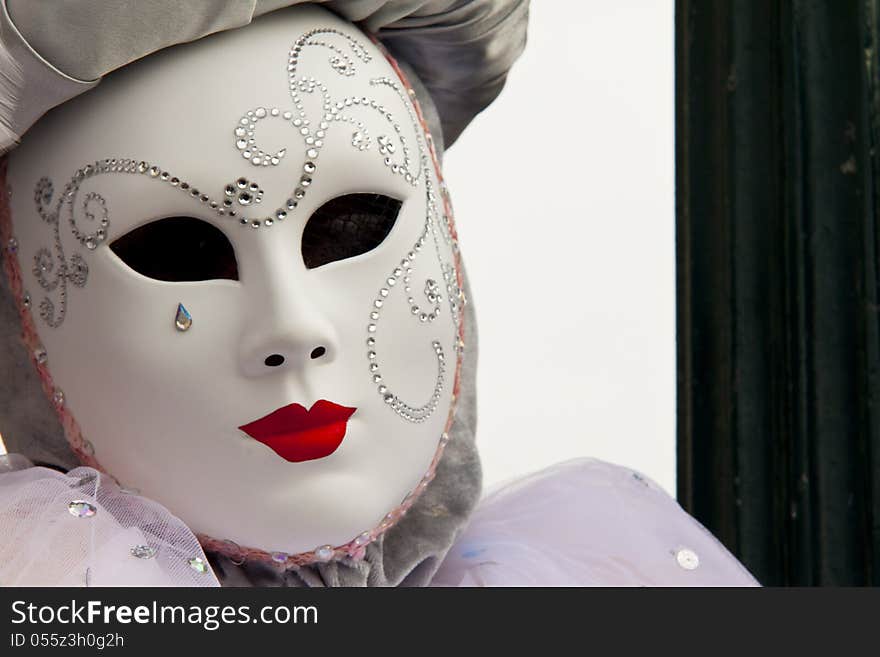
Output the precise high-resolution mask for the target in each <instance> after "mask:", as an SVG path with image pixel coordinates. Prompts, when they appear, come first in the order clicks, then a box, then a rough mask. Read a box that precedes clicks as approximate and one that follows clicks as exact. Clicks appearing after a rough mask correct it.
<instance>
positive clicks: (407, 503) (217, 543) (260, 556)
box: [0, 36, 464, 568]
mask: <svg viewBox="0 0 880 657" xmlns="http://www.w3.org/2000/svg"><path fill="white" fill-rule="evenodd" d="M371 39H372V41H373V43H375V44H376V46H377V47H378V48H379V50H380V51H381V52H382V53H383V54H384V55H385V57H386V59H387V60H388V62H389V63H390V64H391V66H392V68H393V69H394V71H395V72H396V73H397V76H398V78H399V79H400V81H401V83H402V84H403V86H404V88H405V89H406V90H407V93H408V95H409V98H410V101H411V102H412V104H413V107H414V108H415V112H416V116H417V117H418V119H419V123H420V124H421V126H422V129H423V131H424V133H425V141H426V144H427V146H428V151H429V152H430V154H431V160H432V162H433V164H434V171H435V173H436V174H437V180H438V182H439V185H440V195H441V197H442V198H443V209H444V211H445V213H446V216H447V217H448V223H449V232H450V235H451V236H452V239H453V245H454V246H453V261H454V264H455V274H456V279H457V283H458V287H459V288H460V289H461V288H463V286H464V278H463V274H462V268H461V256H460V254H459V250H458V248H457V245H458V233H457V231H456V230H455V222H454V217H453V213H452V203H451V200H450V198H449V192H448V190H447V188H446V183H445V182H444V180H443V176H442V174H441V172H440V163H439V159H438V157H437V152H436V149H435V147H434V140H433V138H432V137H431V133H430V131H429V129H428V125H427V121H426V120H425V117H424V114H423V113H422V109H421V106H420V105H419V102H418V100H417V99H416V97H415V93H414V92H413V90H412V86H411V85H410V84H409V82H408V81H407V79H406V76H405V75H404V73H403V71H402V70H401V69H400V66H398V64H397V62H396V61H395V60H394V58H393V57H392V56H391V55H390V54H389V53H388V51H387V50H386V49H385V47H384V46H383V45H382V44H381V43H380V42H379V41H378V40H377V39H376V38H375V37H374V36H371ZM6 169H7V158H6V157H3V158H2V161H0V191H2V190H4V189H5V187H6ZM12 236H13V235H12V217H11V211H10V206H9V202H8V197H7V195H6V194H0V248H2V251H3V256H4V257H3V264H4V270H5V272H6V275H7V277H8V280H9V283H10V288H11V290H12V294H13V297H14V298H15V301H16V305H17V307H18V314H19V319H20V320H21V326H22V334H21V339H22V342H23V343H24V346H25V347H26V348H27V350H28V354H29V356H30V359H31V362H32V364H33V365H34V367H35V368H36V369H37V374H38V375H39V377H40V383H41V385H42V388H43V392H44V393H45V395H46V397H47V398H48V399H49V401H50V403H51V404H52V406H53V407H54V408H55V412H56V413H57V414H58V418H59V420H60V421H61V425H62V427H63V428H64V435H65V436H66V438H67V442H68V443H69V445H70V448H71V450H73V453H74V454H75V455H76V457H77V458H78V459H79V461H80V463H82V464H83V465H87V466H89V467H92V468H95V469H96V470H99V471H101V472H103V473H104V474H107V475H109V476H111V477H112V476H113V475H110V473H108V472H107V471H106V470H105V469H104V468H102V467H101V465H100V464H99V463H98V461H97V459H95V457H94V456H93V455H92V454H91V453H90V450H89V449H88V448H87V447H86V444H87V442H86V440H85V439H84V438H83V435H82V430H81V429H80V427H79V424H77V422H76V420H75V419H74V417H73V414H72V413H71V412H70V410H69V409H68V407H67V405H66V404H63V403H62V404H57V403H55V401H54V395H55V384H54V383H53V381H52V376H51V374H50V373H49V368H48V366H47V364H40V363H38V362H37V360H36V358H35V357H34V352H35V351H36V350H37V349H38V348H41V347H42V344H41V342H40V339H39V335H38V334H37V329H36V326H35V324H34V318H33V314H32V313H31V311H30V309H29V307H27V306H25V304H24V301H23V297H24V289H23V285H22V278H21V269H20V265H19V259H18V257H16V255H15V254H13V253H11V252H10V251H9V249H8V248H7V247H8V244H9V241H10V239H11V238H12ZM32 301H33V300H32ZM458 338H459V341H460V342H461V344H464V312H463V311H462V313H461V314H460V316H459V322H458ZM456 353H457V356H456V362H455V380H454V383H453V386H452V400H451V403H450V407H449V414H448V416H447V419H446V425H445V428H444V431H443V436H444V437H443V438H441V440H440V443H439V445H438V447H437V451H436V452H435V453H434V458H433V459H432V460H431V465H430V466H429V467H428V471H427V473H426V474H425V476H424V477H423V478H422V480H421V482H420V483H419V484H418V485H417V486H416V487H415V489H413V490H412V491H411V492H410V493H409V494H407V496H406V497H405V498H404V499H403V501H402V502H401V503H400V504H399V505H398V506H397V507H395V508H394V509H392V510H391V511H390V512H389V513H388V514H386V516H385V518H384V519H383V520H382V522H381V523H379V525H377V526H376V527H374V528H373V529H372V530H370V531H367V532H364V533H363V534H362V535H361V536H359V537H357V538H355V539H353V540H351V541H349V542H348V543H344V544H343V545H339V546H336V547H333V556H332V557H330V559H326V558H319V557H318V556H317V555H316V552H315V550H312V551H309V552H301V553H299V554H294V555H287V556H286V558H285V559H283V560H282V559H281V557H282V556H285V555H283V553H277V552H275V553H272V552H267V551H265V550H261V549H258V548H249V547H240V546H238V545H236V544H235V543H233V542H232V541H229V540H221V539H216V538H213V537H211V536H207V535H205V534H196V537H197V538H198V539H199V542H200V543H201V544H202V547H203V548H204V549H205V550H206V551H211V552H216V553H218V554H222V555H223V556H226V557H228V558H229V559H230V560H232V561H233V563H237V564H240V563H244V562H245V561H260V562H264V563H269V564H272V565H274V566H277V567H279V568H287V567H298V566H306V565H310V564H314V563H324V562H326V561H334V560H338V559H343V558H346V557H348V558H351V559H355V560H359V559H363V558H364V555H365V554H366V550H367V546H368V545H369V544H370V543H372V542H373V541H375V540H376V539H377V538H379V537H380V536H381V535H382V534H384V533H385V532H386V531H388V530H389V529H391V528H392V527H393V526H394V525H395V524H396V523H397V522H398V521H399V520H400V519H401V518H402V517H403V516H404V515H406V512H407V511H408V510H409V509H410V507H412V505H413V504H414V503H415V502H416V500H417V499H418V497H419V495H420V494H421V493H422V491H424V490H425V489H426V488H427V487H428V484H429V483H430V482H431V480H433V478H434V475H435V472H436V469H437V465H438V463H439V462H440V459H441V458H442V456H443V451H444V448H445V446H446V442H447V438H446V436H448V432H449V429H450V428H451V427H452V423H453V420H454V418H455V411H456V402H457V400H458V396H459V393H460V388H461V365H462V354H461V351H460V350H458V349H457V350H456ZM114 479H115V477H114ZM331 547H332V546H331ZM316 549H317V548H316ZM322 556H324V555H322Z"/></svg>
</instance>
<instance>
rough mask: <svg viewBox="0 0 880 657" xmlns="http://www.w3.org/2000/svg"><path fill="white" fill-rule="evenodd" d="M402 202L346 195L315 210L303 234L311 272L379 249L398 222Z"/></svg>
mask: <svg viewBox="0 0 880 657" xmlns="http://www.w3.org/2000/svg"><path fill="white" fill-rule="evenodd" d="M402 205H403V202H402V201H398V200H397V199H394V198H391V197H390V196H385V195H383V194H345V195H344V196H337V197H336V198H334V199H331V200H329V201H327V202H326V203H325V204H324V205H322V206H321V207H320V208H318V209H317V210H315V212H314V214H312V216H311V217H309V221H308V223H307V224H306V227H305V229H304V230H303V236H302V256H303V262H305V265H306V267H307V268H308V269H314V268H316V267H320V266H322V265H326V264H328V263H331V262H336V261H337V260H345V259H347V258H353V257H354V256H357V255H361V254H362V253H367V252H368V251H372V250H373V249H375V248H376V247H377V246H379V245H380V244H381V243H382V242H383V241H384V240H385V238H386V237H388V233H390V232H391V229H392V228H393V227H394V224H395V222H396V221H397V215H398V214H399V213H400V208H401V206H402Z"/></svg>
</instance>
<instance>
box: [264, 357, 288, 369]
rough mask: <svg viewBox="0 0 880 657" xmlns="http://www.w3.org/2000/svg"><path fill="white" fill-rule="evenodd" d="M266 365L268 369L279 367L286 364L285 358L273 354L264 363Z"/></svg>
mask: <svg viewBox="0 0 880 657" xmlns="http://www.w3.org/2000/svg"><path fill="white" fill-rule="evenodd" d="M264 362H265V363H266V367H278V366H279V365H283V364H284V356H282V355H281V354H272V355H271V356H269V357H268V358H266V360H265V361H264Z"/></svg>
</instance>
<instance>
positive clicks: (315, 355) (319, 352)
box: [263, 345, 327, 367]
mask: <svg viewBox="0 0 880 657" xmlns="http://www.w3.org/2000/svg"><path fill="white" fill-rule="evenodd" d="M326 355H327V348H326V347H324V346H323V345H318V346H317V347H315V348H314V349H312V351H311V353H310V354H309V358H311V359H312V360H318V359H319V358H323V357H325V356H326ZM286 362H287V358H285V357H284V354H269V355H268V356H266V360H264V361H263V364H264V365H265V366H266V367H281V366H282V365H284V363H286Z"/></svg>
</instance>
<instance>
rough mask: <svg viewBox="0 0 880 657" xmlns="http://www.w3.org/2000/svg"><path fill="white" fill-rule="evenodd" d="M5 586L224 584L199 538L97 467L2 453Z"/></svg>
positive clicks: (0, 563)
mask: <svg viewBox="0 0 880 657" xmlns="http://www.w3.org/2000/svg"><path fill="white" fill-rule="evenodd" d="M0 527H2V528H3V531H2V532H0V586H219V584H218V583H217V580H216V578H215V577H214V575H213V573H212V571H211V568H210V566H209V565H208V561H207V559H206V558H205V554H204V553H203V552H202V549H201V547H200V546H199V543H198V541H197V540H196V537H195V536H194V535H193V534H192V532H191V531H190V530H189V529H188V528H187V527H186V525H184V524H183V522H181V521H180V520H179V519H178V518H176V517H175V516H173V515H172V514H171V513H169V512H168V511H167V510H166V509H165V508H164V507H162V506H161V505H160V504H157V503H156V502H153V501H151V500H148V499H146V498H144V497H141V496H139V495H137V494H135V493H134V492H129V491H124V490H121V489H120V488H119V487H118V486H117V485H116V483H115V482H114V481H113V480H112V479H111V478H110V477H108V476H107V475H104V474H102V473H100V472H98V471H97V470H93V469H92V468H76V469H74V470H71V471H70V472H69V473H67V474H64V473H62V472H58V471H56V470H52V469H49V468H43V467H32V466H31V464H30V462H29V461H28V460H27V459H25V458H24V457H22V456H19V455H14V454H13V455H7V456H2V455H0Z"/></svg>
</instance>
